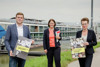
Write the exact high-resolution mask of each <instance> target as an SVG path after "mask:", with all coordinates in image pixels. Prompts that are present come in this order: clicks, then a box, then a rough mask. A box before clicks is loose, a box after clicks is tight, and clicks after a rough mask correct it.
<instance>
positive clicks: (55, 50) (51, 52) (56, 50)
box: [47, 47, 61, 67]
mask: <svg viewBox="0 0 100 67" xmlns="http://www.w3.org/2000/svg"><path fill="white" fill-rule="evenodd" d="M60 51H61V48H60V47H52V48H50V49H48V52H47V59H48V67H53V57H54V60H55V65H56V67H61V64H60Z"/></svg>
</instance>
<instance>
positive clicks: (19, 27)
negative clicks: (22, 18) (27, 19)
mask: <svg viewBox="0 0 100 67" xmlns="http://www.w3.org/2000/svg"><path fill="white" fill-rule="evenodd" d="M16 26H17V32H18V36H23V24H22V26H18V24H17V23H16Z"/></svg>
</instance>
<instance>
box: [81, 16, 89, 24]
mask: <svg viewBox="0 0 100 67" xmlns="http://www.w3.org/2000/svg"><path fill="white" fill-rule="evenodd" d="M82 21H87V23H88V24H89V19H88V18H87V17H85V18H82V19H81V24H82Z"/></svg>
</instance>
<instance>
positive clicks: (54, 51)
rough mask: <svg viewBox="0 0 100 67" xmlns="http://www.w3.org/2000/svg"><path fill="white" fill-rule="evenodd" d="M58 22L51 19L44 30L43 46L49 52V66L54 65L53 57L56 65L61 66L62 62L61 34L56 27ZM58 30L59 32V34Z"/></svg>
mask: <svg viewBox="0 0 100 67" xmlns="http://www.w3.org/2000/svg"><path fill="white" fill-rule="evenodd" d="M55 26H56V22H55V20H54V19H50V20H49V22H48V27H49V28H48V29H46V30H44V35H43V47H44V52H45V53H46V54H47V59H48V67H53V57H54V60H55V65H56V67H61V64H60V52H61V48H60V42H59V41H60V40H61V34H60V31H59V29H58V28H55ZM57 32H58V34H57Z"/></svg>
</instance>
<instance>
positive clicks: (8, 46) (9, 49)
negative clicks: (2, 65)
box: [5, 26, 12, 52]
mask: <svg viewBox="0 0 100 67" xmlns="http://www.w3.org/2000/svg"><path fill="white" fill-rule="evenodd" d="M10 38H11V29H10V26H8V28H7V31H6V36H5V46H6V48H7V50H8V52H10V51H12V50H11V47H10V44H9V41H10Z"/></svg>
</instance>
